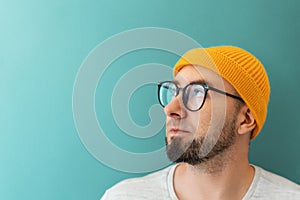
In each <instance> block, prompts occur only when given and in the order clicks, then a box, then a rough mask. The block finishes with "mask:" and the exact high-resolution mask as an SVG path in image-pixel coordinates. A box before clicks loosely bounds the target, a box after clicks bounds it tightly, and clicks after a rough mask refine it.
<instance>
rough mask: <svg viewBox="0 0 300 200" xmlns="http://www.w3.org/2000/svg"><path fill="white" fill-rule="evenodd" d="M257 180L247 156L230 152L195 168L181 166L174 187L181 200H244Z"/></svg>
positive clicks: (178, 168)
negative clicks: (253, 181) (252, 183)
mask: <svg viewBox="0 0 300 200" xmlns="http://www.w3.org/2000/svg"><path fill="white" fill-rule="evenodd" d="M232 155H236V156H232ZM229 156H230V157H229ZM253 177H254V168H253V167H251V166H250V165H249V162H248V159H247V156H244V155H243V156H239V154H233V152H231V151H227V152H224V153H223V154H221V155H217V156H215V157H214V158H212V159H211V160H209V161H207V162H204V163H201V164H198V165H195V166H192V165H189V164H187V163H181V164H179V165H178V166H177V168H176V170H175V173H174V188H175V192H176V194H177V196H178V198H179V199H222V200H226V199H231V200H233V199H242V198H243V196H244V195H245V194H246V193H247V191H248V189H249V187H250V185H251V182H252V180H253Z"/></svg>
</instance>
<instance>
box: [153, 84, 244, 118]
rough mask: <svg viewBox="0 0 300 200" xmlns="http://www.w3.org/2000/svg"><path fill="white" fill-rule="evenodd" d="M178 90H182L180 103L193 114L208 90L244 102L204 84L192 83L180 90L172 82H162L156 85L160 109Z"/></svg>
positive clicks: (199, 106) (203, 100) (198, 108)
mask: <svg viewBox="0 0 300 200" xmlns="http://www.w3.org/2000/svg"><path fill="white" fill-rule="evenodd" d="M180 90H182V101H183V104H184V106H185V107H186V109H188V110H190V111H193V112H195V111H198V110H200V109H201V108H202V106H203V104H204V102H205V99H206V95H207V91H208V90H212V91H215V92H218V93H220V94H224V95H226V96H229V97H232V98H235V99H237V100H239V101H241V102H244V101H243V99H242V98H241V97H238V96H235V95H233V94H229V93H227V92H224V91H221V90H218V89H216V88H213V87H210V86H207V85H206V84H204V83H199V82H192V83H189V84H188V85H186V86H185V87H184V88H180V87H178V86H177V85H176V83H174V82H172V81H164V82H161V83H158V100H159V103H160V104H161V105H162V107H165V106H166V105H168V104H169V103H170V102H171V101H172V100H173V99H174V98H175V97H177V96H178V94H179V91H180Z"/></svg>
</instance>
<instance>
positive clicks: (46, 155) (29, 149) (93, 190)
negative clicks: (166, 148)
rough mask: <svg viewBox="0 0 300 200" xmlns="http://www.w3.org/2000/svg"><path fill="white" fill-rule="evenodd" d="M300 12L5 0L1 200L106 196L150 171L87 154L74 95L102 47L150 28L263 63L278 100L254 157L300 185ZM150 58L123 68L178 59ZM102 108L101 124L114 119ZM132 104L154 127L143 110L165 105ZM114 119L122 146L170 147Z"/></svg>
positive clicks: (287, 5)
mask: <svg viewBox="0 0 300 200" xmlns="http://www.w3.org/2000/svg"><path fill="white" fill-rule="evenodd" d="M299 13H300V2H299V1H298V0H286V1H283V0H263V1H262V0H251V1H250V0H247V1H233V0H227V1H200V0H194V1H161V0H160V1H159V0H153V1H141V0H139V1H138V0H134V1H121V0H119V1H116V0H111V1H83V0H78V1H67V0H65V1H58V0H53V1H37V0H28V1H16V0H11V1H4V0H0V25H1V26H0V69H1V71H0V199H10V200H11V199H20V198H21V199H73V200H75V199H99V198H100V197H101V196H102V194H103V193H104V191H105V190H106V189H107V188H108V187H110V186H112V185H113V184H115V183H116V182H118V181H120V180H122V179H125V178H128V177H135V176H141V175H143V174H129V173H124V172H119V171H116V170H113V169H110V168H109V167H107V166H105V165H104V164H102V163H101V162H99V161H97V160H96V159H95V158H94V157H93V156H92V155H91V154H89V153H88V151H87V150H86V148H85V147H84V145H83V144H82V143H81V141H80V138H79V136H78V134H77V131H76V128H75V124H74V121H73V116H72V115H73V114H72V91H73V84H74V81H75V78H76V73H77V71H78V70H79V67H80V65H81V63H82V62H83V60H84V59H85V58H86V57H87V55H88V53H89V52H90V51H91V50H92V49H93V48H94V47H95V46H96V45H98V44H99V43H100V42H102V41H104V40H105V39H107V38H108V37H110V36H112V35H114V34H117V33H119V32H122V31H125V30H128V29H132V28H137V27H145V26H157V27H165V28H170V29H174V30H177V31H180V32H182V33H184V34H187V35H188V36H190V37H192V38H194V39H195V40H197V41H198V42H199V43H200V44H201V45H203V46H211V45H220V44H231V45H237V46H241V47H243V48H245V49H247V50H249V51H251V52H253V53H254V54H255V55H257V57H258V58H260V59H261V60H262V62H263V63H264V65H265V67H266V69H267V71H268V73H269V76H270V82H271V88H272V94H271V101H270V106H269V114H268V119H267V122H266V124H265V126H264V128H263V130H262V133H261V135H260V136H259V137H258V138H257V139H255V140H254V141H253V142H252V145H251V148H250V149H251V150H250V151H251V152H250V160H251V162H252V163H254V164H257V165H260V166H262V167H264V168H266V169H268V170H270V171H273V172H276V173H278V174H280V175H283V176H285V177H287V178H289V179H291V180H293V181H295V182H297V183H300V159H299V152H300V146H299V144H298V143H299V141H300V120H299V113H300V101H299V99H300V93H299V89H298V88H299V86H300V79H299V73H300V68H299V66H300V59H299V52H300V37H299V36H300V23H299V15H300V14H299ZM151 53H153V54H155V55H157V56H151V57H150V56H149V57H147V56H140V57H139V56H134V57H135V58H136V59H137V61H136V62H132V60H131V59H128V58H130V57H128V58H127V59H126V58H124V59H123V60H122V59H121V60H120V62H122V65H126V66H129V68H130V66H131V67H134V65H136V64H141V63H147V62H158V63H164V64H168V65H170V66H171V65H173V64H174V62H175V61H176V58H175V57H174V56H172V55H168V54H163V55H162V56H159V55H160V54H159V52H155V51H154V52H150V54H151ZM143 55H148V52H147V51H145V52H143ZM129 56H130V55H129ZM153 57H154V58H153ZM116 65H118V63H116ZM114 72H116V74H115V73H114ZM118 72H119V71H118V70H117V67H116V68H112V71H111V72H107V74H106V78H105V80H107V82H106V83H105V84H106V85H110V84H114V82H113V81H116V80H117V78H116V77H120V76H121V75H122V73H120V72H119V73H118ZM124 73H126V71H125V72H124ZM147 87H148V88H147ZM147 87H146V88H145V90H147V91H154V89H153V87H151V86H147ZM100 92H103V93H104V94H105V92H107V93H109V87H108V88H102V86H99V87H98V90H97V94H96V98H99V93H100ZM154 92H155V91H154ZM146 94H148V93H147V92H146ZM151 95H152V94H151ZM154 95H156V93H154ZM146 99H147V101H146ZM143 100H145V101H143ZM105 101H108V100H104V103H105ZM97 102H99V103H97V105H96V108H97V115H98V116H99V119H100V120H101V118H102V117H105V116H102V115H101V113H102V112H101V109H102V108H101V104H100V103H101V102H100V101H97ZM132 102H133V103H132V104H131V106H133V105H134V104H136V106H137V107H138V108H140V109H131V110H132V116H133V119H135V120H137V123H140V124H141V125H143V124H147V123H148V122H149V119H148V116H147V109H145V108H144V107H145V106H149V105H150V104H151V102H152V103H157V102H156V99H155V98H153V97H149V98H148V97H145V92H143V89H141V90H140V91H137V92H136V94H134V95H133V100H132ZM139 102H140V103H139ZM149 102H150V103H149ZM106 103H107V102H106ZM143 109H144V110H143ZM145 113H146V114H145ZM110 115H111V114H110V113H108V115H107V116H108V117H106V118H105V119H106V120H107V123H106V129H107V130H110V129H111V130H113V132H114V135H112V136H111V138H112V140H113V141H118V140H117V138H118V137H121V138H122V137H123V140H121V141H123V142H119V144H118V145H120V146H122V145H123V146H122V147H124V148H128V149H129V150H132V151H136V152H143V151H146V152H147V151H148V150H152V149H156V148H158V147H161V146H163V145H164V144H163V143H164V142H163V137H164V136H163V135H164V133H163V131H162V132H161V133H160V134H159V135H157V136H156V138H151V139H153V140H154V142H153V143H148V144H149V145H144V144H145V141H142V145H140V143H139V141H133V142H131V141H130V138H125V137H124V136H122V132H121V131H120V130H118V129H117V128H116V127H115V126H114V123H113V121H112V120H113V119H110V118H109V116H110ZM118 134H119V135H120V136H118ZM133 144H134V145H133ZM135 144H136V145H135ZM151 144H153V146H152V145H151ZM145 146H146V147H145ZM107 153H109V152H107Z"/></svg>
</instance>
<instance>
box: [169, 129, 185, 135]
mask: <svg viewBox="0 0 300 200" xmlns="http://www.w3.org/2000/svg"><path fill="white" fill-rule="evenodd" d="M169 133H170V134H184V133H188V131H186V130H183V129H180V128H171V129H170V130H169Z"/></svg>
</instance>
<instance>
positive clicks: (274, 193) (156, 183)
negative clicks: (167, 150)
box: [101, 165, 300, 200]
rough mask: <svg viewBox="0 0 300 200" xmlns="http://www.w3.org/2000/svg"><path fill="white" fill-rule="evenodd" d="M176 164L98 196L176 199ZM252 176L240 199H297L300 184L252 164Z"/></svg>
mask: <svg viewBox="0 0 300 200" xmlns="http://www.w3.org/2000/svg"><path fill="white" fill-rule="evenodd" d="M176 166H177V165H172V166H169V167H167V168H165V169H163V170H160V171H157V172H155V173H152V174H149V175H147V176H144V177H140V178H131V179H127V180H124V181H121V182H120V183H118V184H116V185H115V186H113V187H112V188H110V189H109V190H107V191H106V192H105V194H104V196H103V197H102V198H101V200H135V199H145V200H150V199H151V200H159V199H163V200H178V199H177V197H176V194H175V192H174V187H173V175H174V171H175V168H176ZM253 167H254V168H255V176H254V179H253V181H252V183H251V186H250V188H249V190H248V192H247V193H246V195H245V196H244V197H243V199H242V200H258V199H259V200H270V199H271V200H277V199H278V200H300V186H299V185H297V184H295V183H293V182H291V181H289V180H288V179H286V178H283V177H281V176H278V175H276V174H273V173H271V172H268V171H266V170H264V169H262V168H260V167H257V166H254V165H253Z"/></svg>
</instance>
